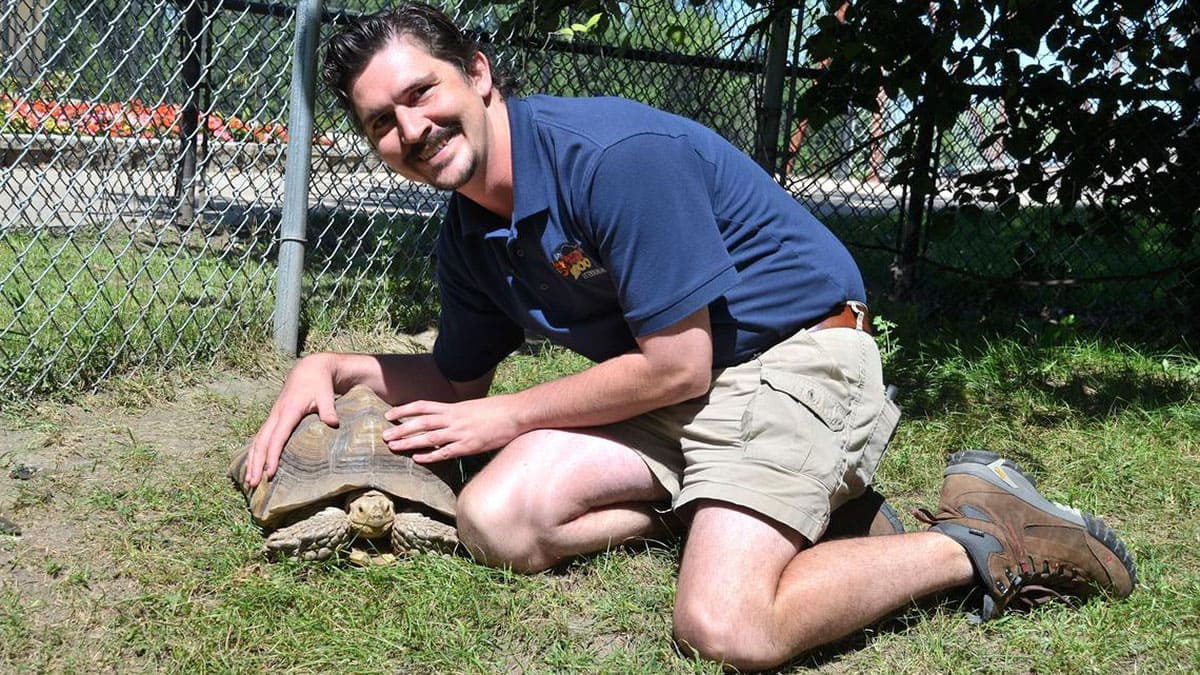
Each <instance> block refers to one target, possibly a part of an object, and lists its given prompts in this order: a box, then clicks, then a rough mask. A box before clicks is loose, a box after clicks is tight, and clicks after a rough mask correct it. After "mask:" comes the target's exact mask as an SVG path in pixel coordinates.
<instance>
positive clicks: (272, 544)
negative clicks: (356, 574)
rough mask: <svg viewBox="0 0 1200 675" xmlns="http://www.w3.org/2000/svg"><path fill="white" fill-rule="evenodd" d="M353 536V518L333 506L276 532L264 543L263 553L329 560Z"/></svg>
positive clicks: (275, 557)
mask: <svg viewBox="0 0 1200 675" xmlns="http://www.w3.org/2000/svg"><path fill="white" fill-rule="evenodd" d="M350 539H351V536H350V519H349V517H347V515H346V512H345V511H343V510H341V509H339V508H337V507H333V506H330V507H327V508H325V509H323V510H322V511H320V512H319V513H317V514H315V515H313V516H309V517H308V518H305V519H304V520H301V521H299V522H296V523H292V524H291V525H288V526H287V527H285V528H282V529H279V530H276V531H275V532H272V533H271V535H270V536H268V537H267V543H266V544H265V545H264V546H263V554H264V555H266V556H267V557H268V558H270V559H272V560H277V559H279V558H295V559H297V560H326V559H328V558H329V557H330V556H332V555H333V554H334V552H335V551H337V550H338V549H339V548H341V547H342V546H345V545H346V544H347V543H348V542H349V541H350Z"/></svg>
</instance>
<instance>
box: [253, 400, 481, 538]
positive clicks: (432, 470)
mask: <svg viewBox="0 0 1200 675" xmlns="http://www.w3.org/2000/svg"><path fill="white" fill-rule="evenodd" d="M334 407H335V408H336V409H337V415H338V426H337V427H336V428H334V427H330V426H328V425H326V424H325V423H324V422H322V421H321V419H320V417H318V416H317V414H316V413H312V414H310V415H307V416H305V417H304V419H303V420H301V421H300V424H299V425H298V426H297V427H296V429H295V430H294V431H293V432H292V435H291V437H290V438H289V439H288V441H287V443H286V444H284V446H283V454H282V455H280V457H279V468H278V470H277V471H276V472H275V475H274V476H273V477H271V479H270V480H264V481H261V482H260V483H259V484H258V486H257V487H256V488H254V489H249V488H247V486H246V484H245V475H246V458H247V456H248V455H249V453H250V448H251V446H250V445H247V447H246V448H244V449H243V450H242V452H241V453H240V454H239V455H238V456H237V458H236V459H234V461H233V464H232V465H231V466H230V468H229V477H230V478H231V479H232V480H233V482H234V485H235V486H237V488H238V489H239V490H241V492H242V494H243V495H244V496H245V497H246V502H247V505H248V506H249V509H250V515H251V516H252V517H253V518H254V521H255V522H256V523H258V524H259V525H260V526H262V527H264V528H267V529H275V528H278V527H280V526H282V525H285V524H287V522H288V521H289V520H290V519H292V518H293V517H294V516H299V515H305V514H307V513H311V512H312V510H313V509H315V508H319V507H323V506H329V505H336V506H341V502H342V500H343V499H344V495H345V494H346V493H347V492H351V491H355V490H364V489H376V490H380V491H382V492H385V493H387V494H389V495H391V496H393V497H396V498H399V499H404V500H408V501H411V502H415V503H416V504H417V505H418V506H420V505H423V506H426V507H428V508H429V509H431V510H432V511H434V512H436V513H440V514H442V515H443V516H446V517H448V518H450V519H453V518H454V503H455V492H457V490H458V489H459V488H460V487H461V485H462V476H461V472H460V470H459V468H458V466H457V463H455V462H439V463H437V464H433V465H424V464H418V463H416V462H414V461H413V459H412V457H410V456H409V455H407V454H403V453H399V454H398V453H393V452H392V451H391V450H389V449H388V447H387V445H386V444H385V443H384V441H383V430H384V428H386V426H387V425H390V424H393V423H392V422H389V421H388V420H387V419H386V418H384V413H385V412H387V410H388V409H389V408H390V406H389V405H388V404H387V403H386V402H385V401H383V399H381V398H379V396H377V395H376V394H375V392H374V391H372V390H371V389H370V388H369V387H366V386H363V385H359V386H356V387H354V388H353V389H351V390H350V391H348V392H346V393H345V394H343V395H342V396H341V397H339V398H338V399H337V400H336V401H335V402H334ZM251 445H252V444H251Z"/></svg>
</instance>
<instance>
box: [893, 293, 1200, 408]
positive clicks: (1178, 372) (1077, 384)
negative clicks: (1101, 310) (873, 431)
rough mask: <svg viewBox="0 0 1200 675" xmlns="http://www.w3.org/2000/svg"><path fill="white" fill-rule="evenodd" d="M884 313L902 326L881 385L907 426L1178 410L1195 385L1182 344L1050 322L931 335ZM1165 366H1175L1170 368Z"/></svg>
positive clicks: (1195, 370)
mask: <svg viewBox="0 0 1200 675" xmlns="http://www.w3.org/2000/svg"><path fill="white" fill-rule="evenodd" d="M891 311H892V312H893V314H892V315H893V316H900V317H902V318H899V319H897V320H896V323H897V324H898V328H897V330H896V331H895V335H893V336H891V338H890V339H891V340H892V341H893V344H894V345H895V347H896V353H895V356H894V357H893V359H892V362H891V363H889V364H888V366H887V368H886V370H887V371H888V372H887V376H888V379H889V381H891V382H892V383H894V384H896V385H897V386H898V387H899V389H900V403H901V405H902V406H903V408H904V413H905V416H906V417H909V418H933V417H938V416H941V415H944V414H946V413H948V412H949V413H953V412H965V413H971V412H974V411H977V410H978V409H980V408H981V407H984V406H1000V407H1008V408H1012V407H1014V406H1019V407H1020V409H1019V410H1014V411H1012V412H1016V413H1019V415H1018V416H1019V417H1020V418H1022V419H1024V420H1026V421H1027V422H1029V423H1031V424H1041V425H1053V424H1057V423H1060V422H1062V421H1063V420H1064V419H1066V418H1068V417H1074V418H1078V417H1084V418H1091V419H1102V418H1109V417H1112V416H1114V415H1117V414H1120V413H1122V412H1124V411H1126V410H1145V411H1153V410H1157V409H1161V408H1167V407H1172V406H1177V405H1180V404H1185V403H1188V402H1189V401H1192V400H1194V398H1195V392H1196V391H1197V387H1198V386H1200V358H1198V357H1197V354H1196V353H1195V352H1194V350H1193V349H1192V347H1191V346H1190V345H1189V344H1188V343H1187V342H1186V340H1183V339H1180V340H1179V341H1178V342H1176V343H1174V344H1170V345H1162V344H1153V343H1151V342H1147V341H1144V340H1142V341H1139V340H1138V339H1137V338H1136V336H1121V335H1115V334H1112V335H1110V334H1098V333H1094V332H1088V331H1086V330H1084V329H1082V328H1079V327H1078V326H1075V325H1066V326H1064V325H1062V324H1061V323H1050V322H1040V323H1036V322H1035V323H1029V322H1017V323H1011V324H1010V325H1007V326H1003V327H1001V326H998V325H995V324H988V325H986V326H979V325H973V324H964V323H961V322H959V323H955V322H944V323H942V324H941V325H937V326H934V325H931V324H929V323H922V322H920V321H919V320H916V319H915V318H914V315H913V312H912V311H911V310H908V311H907V314H906V312H905V310H896V309H893V310H891ZM909 322H911V323H909ZM906 323H909V325H915V326H917V328H916V329H911V328H909V327H908V326H906V325H905V324H906ZM1163 354H1167V355H1170V356H1169V357H1166V360H1164V357H1163V356H1161V355H1163ZM1171 359H1174V360H1176V361H1177V362H1178V363H1180V364H1182V365H1181V366H1180V367H1178V368H1175V369H1169V368H1168V367H1167V366H1166V365H1164V364H1165V363H1167V361H1169V360H1171Z"/></svg>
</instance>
